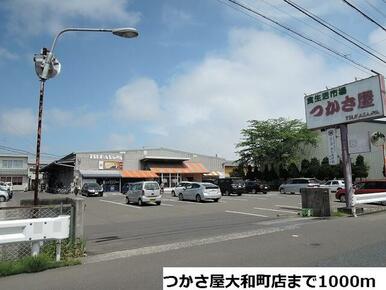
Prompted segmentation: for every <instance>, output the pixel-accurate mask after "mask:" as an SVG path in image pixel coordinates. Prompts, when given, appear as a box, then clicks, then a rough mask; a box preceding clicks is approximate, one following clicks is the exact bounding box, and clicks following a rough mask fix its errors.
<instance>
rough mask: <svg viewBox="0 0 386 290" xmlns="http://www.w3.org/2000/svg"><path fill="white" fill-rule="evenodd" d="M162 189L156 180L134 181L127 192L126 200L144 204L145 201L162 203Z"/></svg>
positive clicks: (140, 204)
mask: <svg viewBox="0 0 386 290" xmlns="http://www.w3.org/2000/svg"><path fill="white" fill-rule="evenodd" d="M161 197H162V195H161V189H160V186H159V184H158V183H157V182H155V181H141V182H136V183H132V184H131V186H130V189H128V191H127V192H126V202H127V203H130V202H134V203H138V205H139V206H142V205H143V204H145V203H156V204H157V205H160V204H161Z"/></svg>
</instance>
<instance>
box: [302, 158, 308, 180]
mask: <svg viewBox="0 0 386 290" xmlns="http://www.w3.org/2000/svg"><path fill="white" fill-rule="evenodd" d="M309 168H310V161H308V160H307V159H303V160H302V163H301V164H300V175H301V176H303V177H308V169H309Z"/></svg>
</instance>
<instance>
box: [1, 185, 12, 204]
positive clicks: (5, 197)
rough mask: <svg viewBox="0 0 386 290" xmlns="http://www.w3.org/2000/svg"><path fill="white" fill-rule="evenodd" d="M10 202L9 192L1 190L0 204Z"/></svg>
mask: <svg viewBox="0 0 386 290" xmlns="http://www.w3.org/2000/svg"><path fill="white" fill-rule="evenodd" d="M8 200H10V196H9V194H8V191H7V190H4V189H2V188H0V202H6V201H8Z"/></svg>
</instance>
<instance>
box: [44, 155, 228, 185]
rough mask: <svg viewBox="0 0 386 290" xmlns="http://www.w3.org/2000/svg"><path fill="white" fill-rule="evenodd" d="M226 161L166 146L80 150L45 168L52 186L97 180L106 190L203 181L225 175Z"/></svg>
mask: <svg viewBox="0 0 386 290" xmlns="http://www.w3.org/2000/svg"><path fill="white" fill-rule="evenodd" d="M225 164H226V160H225V159H224V158H220V157H217V156H207V155H201V154H195V153H190V152H184V151H179V150H173V149H166V148H149V149H137V150H116V151H114V150H112V151H98V152H95V151H94V152H78V153H71V154H68V155H67V156H65V157H63V158H61V159H59V160H56V161H54V162H52V163H50V164H48V165H47V166H45V167H44V168H42V171H43V172H44V173H45V176H46V182H47V185H48V188H54V187H55V186H65V187H68V186H74V185H76V186H79V187H82V185H83V184H84V183H90V182H97V183H98V184H101V185H102V186H103V188H104V190H105V191H120V189H121V187H122V185H123V184H125V183H127V182H135V181H141V180H156V181H158V182H160V183H161V182H163V183H164V186H165V188H167V187H173V186H175V185H176V184H177V183H179V182H180V181H182V180H188V181H202V180H205V179H213V178H218V177H223V176H225V167H224V165H225Z"/></svg>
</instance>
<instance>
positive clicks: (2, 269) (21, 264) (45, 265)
mask: <svg viewBox="0 0 386 290" xmlns="http://www.w3.org/2000/svg"><path fill="white" fill-rule="evenodd" d="M79 264H80V261H79V260H78V259H68V260H65V261H60V262H56V261H54V260H52V259H51V258H50V257H48V256H47V255H45V254H41V255H38V256H35V257H26V258H23V259H21V260H17V261H2V262H0V277H2V276H9V275H15V274H21V273H34V272H40V271H44V270H47V269H53V268H58V267H65V266H72V265H79Z"/></svg>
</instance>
